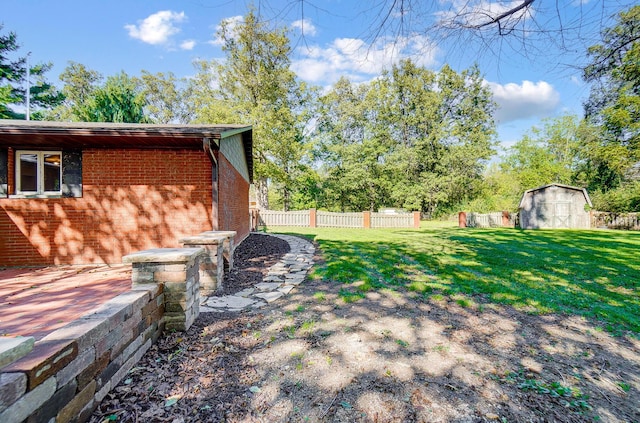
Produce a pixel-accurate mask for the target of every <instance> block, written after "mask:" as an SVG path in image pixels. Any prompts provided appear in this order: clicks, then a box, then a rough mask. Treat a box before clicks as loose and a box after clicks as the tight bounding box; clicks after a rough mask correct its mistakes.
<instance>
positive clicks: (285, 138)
mask: <svg viewBox="0 0 640 423" xmlns="http://www.w3.org/2000/svg"><path fill="white" fill-rule="evenodd" d="M218 37H219V38H220V40H221V43H222V50H223V51H224V53H225V56H226V57H225V60H224V61H221V62H211V63H208V64H207V63H202V62H201V63H199V64H197V66H198V67H199V70H200V72H199V74H198V75H197V76H196V78H194V79H193V80H192V84H191V87H190V88H189V91H190V93H191V96H192V97H191V99H190V100H189V102H190V104H192V105H195V106H196V107H197V109H196V110H194V115H195V119H196V121H198V122H219V121H222V120H224V121H225V122H229V123H242V124H250V125H253V140H254V172H255V178H254V180H255V184H256V191H257V194H258V195H257V200H258V206H259V207H261V208H268V206H269V201H268V198H269V197H268V188H269V181H271V182H272V183H273V185H274V186H275V187H277V188H279V190H280V191H281V194H282V195H281V197H282V198H283V204H284V208H285V209H288V208H289V206H290V198H291V191H292V183H293V180H294V179H295V175H296V173H297V170H298V164H299V163H300V162H301V160H302V157H303V156H304V154H305V146H304V142H303V136H302V135H303V130H304V127H305V124H306V117H307V114H306V113H304V109H305V104H307V100H309V98H310V97H309V95H308V93H307V91H306V89H305V86H304V85H303V84H301V83H299V82H298V80H297V79H296V76H295V74H294V73H293V72H292V71H291V69H290V64H291V61H290V57H289V55H290V53H291V47H290V45H289V39H288V38H287V35H286V31H284V30H282V29H270V28H269V27H268V26H267V25H266V23H265V22H264V21H261V20H259V19H258V17H257V15H256V14H255V11H254V10H250V11H249V13H248V14H247V15H246V16H245V17H244V19H243V21H242V22H240V23H237V24H234V23H233V22H232V21H224V22H223V23H222V25H221V28H220V30H219V31H218Z"/></svg>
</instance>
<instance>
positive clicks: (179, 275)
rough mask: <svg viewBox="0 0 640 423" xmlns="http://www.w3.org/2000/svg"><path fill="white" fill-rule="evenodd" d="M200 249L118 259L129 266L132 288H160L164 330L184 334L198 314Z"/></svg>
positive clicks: (150, 252) (152, 252) (143, 253)
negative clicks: (130, 267)
mask: <svg viewBox="0 0 640 423" xmlns="http://www.w3.org/2000/svg"><path fill="white" fill-rule="evenodd" d="M204 253H205V252H204V250H203V249H202V248H156V249H151V250H144V251H139V252H136V253H133V254H129V255H127V256H124V257H123V258H122V261H123V262H125V263H131V264H132V274H131V280H132V282H133V287H134V288H135V287H144V286H147V285H161V286H163V289H164V299H165V303H164V322H165V329H167V330H179V331H185V330H187V329H189V327H190V326H191V325H192V324H193V322H194V321H195V320H196V318H197V317H198V314H199V313H200V276H199V265H200V257H201V256H202V255H203V254H204Z"/></svg>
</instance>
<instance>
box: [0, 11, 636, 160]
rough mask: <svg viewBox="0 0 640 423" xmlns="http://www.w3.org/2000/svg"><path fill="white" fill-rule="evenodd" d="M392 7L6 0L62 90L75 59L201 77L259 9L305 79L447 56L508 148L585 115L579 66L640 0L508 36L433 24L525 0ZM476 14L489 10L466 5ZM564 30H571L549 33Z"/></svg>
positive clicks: (525, 23) (323, 81) (560, 17)
mask: <svg viewBox="0 0 640 423" xmlns="http://www.w3.org/2000/svg"><path fill="white" fill-rule="evenodd" d="M390 3H393V2H391V1H386V0H366V1H365V0H359V1H358V0H324V1H320V0H254V1H253V2H249V1H244V0H181V1H177V0H173V1H169V0H109V1H105V0H57V1H51V0H19V1H16V0H11V1H10V0H0V6H1V7H0V24H1V25H2V26H3V28H2V30H1V32H0V33H2V34H3V35H4V34H6V33H7V32H9V31H12V32H15V33H16V35H17V38H18V43H19V44H20V46H21V48H20V50H19V54H21V55H24V54H26V53H27V52H30V56H29V60H30V61H31V63H40V62H51V63H53V65H54V67H53V69H52V70H51V71H50V72H49V74H48V75H49V79H50V81H51V82H53V83H55V84H56V85H58V86H61V83H60V81H59V79H58V76H59V74H60V73H61V72H63V71H64V69H65V67H66V66H67V65H68V63H69V62H71V61H73V62H77V63H81V64H83V65H85V66H86V67H87V68H89V69H93V70H96V71H98V72H100V73H101V74H102V75H103V76H105V77H106V76H109V75H114V74H116V73H118V72H120V71H125V72H126V73H127V74H129V75H131V76H135V75H139V74H140V72H141V70H146V71H149V72H151V73H156V72H173V73H174V74H175V75H176V76H177V77H189V76H192V75H193V74H195V68H194V66H193V62H194V60H203V59H204V60H214V59H215V60H221V59H222V58H223V57H224V55H223V52H222V50H221V48H220V43H219V41H218V39H217V37H216V30H217V28H218V27H219V25H220V23H221V21H222V20H223V19H230V20H231V21H234V20H238V19H241V17H242V16H243V15H245V14H246V13H247V10H248V8H249V7H250V6H251V5H253V7H255V8H256V10H257V12H258V13H259V14H260V15H261V16H262V17H263V19H265V20H266V21H267V22H268V23H269V24H270V25H273V26H278V27H286V28H288V29H289V30H290V32H289V34H290V35H289V36H290V39H291V45H292V47H293V55H292V65H291V66H292V69H293V70H294V71H295V72H296V73H297V75H298V76H299V77H300V78H301V79H302V80H305V81H307V82H309V83H311V84H313V85H318V86H321V87H323V88H325V89H326V88H329V87H330V86H331V84H333V83H334V82H335V81H336V80H337V79H339V78H340V77H341V76H346V77H349V78H350V79H351V80H352V81H354V82H366V81H370V80H372V79H373V78H375V77H376V76H378V75H379V74H380V72H381V70H382V69H384V68H389V67H390V66H391V65H392V64H393V63H397V62H398V61H399V60H400V59H403V58H411V59H412V60H414V61H415V62H417V63H418V64H421V65H423V66H425V67H427V68H429V69H431V70H433V71H437V70H438V69H440V68H441V67H442V66H443V65H444V64H448V65H450V66H451V67H452V68H453V69H454V70H456V71H458V72H459V71H462V70H464V69H466V68H468V67H470V66H472V65H474V64H477V65H478V66H479V68H480V72H481V73H482V75H483V77H484V79H485V81H486V84H487V86H488V87H489V88H490V89H491V91H492V93H493V96H494V100H495V101H496V102H497V104H498V110H497V112H496V115H495V118H496V121H497V129H498V141H499V142H500V148H501V149H502V150H504V149H505V148H508V147H509V146H510V145H513V144H514V143H515V142H516V141H517V140H519V139H520V138H521V137H522V135H523V134H525V133H526V132H527V131H528V130H530V129H531V128H532V127H533V126H535V125H540V124H541V122H542V120H543V119H545V118H552V117H555V116H559V115H562V114H565V113H570V114H577V115H578V116H582V104H583V102H584V101H585V100H586V98H587V97H588V95H589V86H588V85H586V84H585V83H584V82H583V81H582V79H581V71H580V69H579V67H580V66H581V65H584V63H586V55H585V52H586V49H587V47H588V46H589V45H592V44H594V43H595V42H597V41H598V39H599V31H600V29H601V28H602V27H603V26H606V25H607V24H608V23H610V22H611V21H610V20H609V17H610V16H612V15H613V14H615V13H617V12H619V11H622V10H626V8H628V6H629V5H631V4H633V2H628V1H622V0H600V1H597V0H564V1H561V2H548V1H543V0H537V1H536V2H535V3H534V5H536V6H537V7H538V8H537V9H535V10H534V12H530V13H527V14H519V15H516V16H515V18H516V19H518V25H516V26H515V28H516V29H515V30H514V31H512V33H510V34H508V35H505V36H503V37H500V36H498V35H496V30H495V28H494V27H491V28H485V29H484V31H482V32H481V33H479V34H477V33H469V32H465V31H459V30H452V31H436V30H435V29H434V26H433V22H435V21H437V20H438V21H443V20H444V19H446V18H447V17H450V16H451V14H452V13H453V12H459V11H461V10H462V9H461V8H462V7H463V5H467V7H468V8H469V7H474V8H482V10H484V11H489V12H491V13H500V12H501V11H504V10H506V9H507V8H509V7H512V6H513V5H514V4H516V3H518V2H517V1H511V0H509V1H495V2H493V3H492V2H491V1H490V0H476V1H474V0H471V1H469V0H438V1H435V0H434V1H431V2H430V1H425V0H420V1H417V0H404V1H396V4H402V5H403V9H402V10H399V9H395V10H391V11H389V10H388V9H387V8H385V4H390ZM551 3H554V4H551ZM557 5H560V6H559V7H556V6H557ZM545 8H546V9H545ZM559 9H561V10H559ZM474 10H478V9H466V10H462V11H463V12H469V11H474ZM387 12H390V13H387ZM457 16H458V19H460V18H461V17H464V19H467V20H466V21H465V23H467V24H476V23H479V21H477V19H478V14H471V15H468V14H464V13H463V14H458V15H457ZM466 16H472V17H471V18H467V17H466ZM474 19H476V20H474ZM506 23H507V24H508V23H509V22H506ZM558 28H563V29H564V30H565V31H563V32H562V33H560V32H547V33H545V32H541V31H539V30H540V29H551V30H553V29H558ZM540 34H543V35H540Z"/></svg>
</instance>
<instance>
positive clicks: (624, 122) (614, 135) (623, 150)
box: [584, 6, 640, 191]
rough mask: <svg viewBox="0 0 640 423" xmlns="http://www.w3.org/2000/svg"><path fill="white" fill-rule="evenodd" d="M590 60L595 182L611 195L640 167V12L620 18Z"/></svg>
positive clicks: (591, 157) (634, 9)
mask: <svg viewBox="0 0 640 423" xmlns="http://www.w3.org/2000/svg"><path fill="white" fill-rule="evenodd" d="M588 55H589V58H590V59H591V62H590V64H589V65H588V66H587V67H586V68H585V70H584V78H585V80H586V81H588V82H591V83H592V84H593V85H592V90H591V94H590V97H589V100H588V101H587V103H586V104H585V111H586V117H587V119H588V120H589V122H590V123H592V124H593V125H595V126H596V127H598V128H599V130H600V131H599V135H600V136H599V137H598V139H596V140H592V143H591V144H590V145H589V156H588V158H589V161H590V166H591V168H592V169H593V174H592V179H593V180H594V181H595V182H597V185H598V188H600V189H602V190H603V191H607V190H609V189H612V188H616V187H617V186H619V185H621V184H623V183H624V182H625V180H626V179H628V174H629V172H630V170H631V168H632V167H633V166H635V165H636V163H638V162H639V161H640V6H634V7H632V8H631V9H629V10H628V11H626V12H622V13H620V14H619V16H618V20H617V22H616V24H615V26H612V27H610V28H606V29H605V30H604V31H603V33H602V42H601V43H599V44H595V45H593V46H591V47H590V48H589V51H588Z"/></svg>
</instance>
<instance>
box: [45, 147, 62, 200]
mask: <svg viewBox="0 0 640 423" xmlns="http://www.w3.org/2000/svg"><path fill="white" fill-rule="evenodd" d="M60 170H61V166H60V154H59V153H51V154H48V153H45V154H44V172H43V177H44V190H45V191H60Z"/></svg>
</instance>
